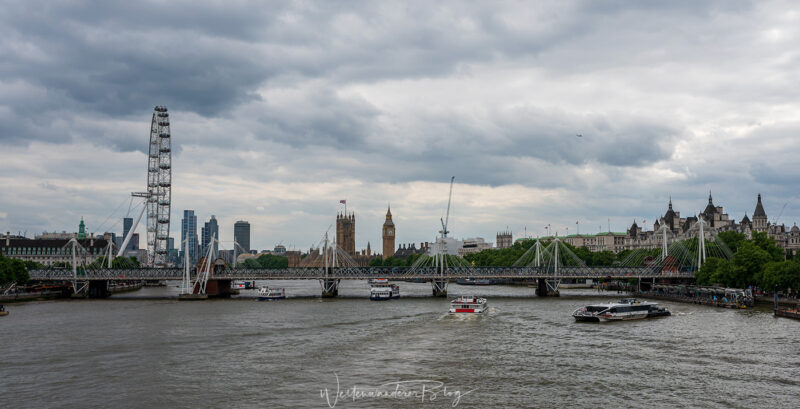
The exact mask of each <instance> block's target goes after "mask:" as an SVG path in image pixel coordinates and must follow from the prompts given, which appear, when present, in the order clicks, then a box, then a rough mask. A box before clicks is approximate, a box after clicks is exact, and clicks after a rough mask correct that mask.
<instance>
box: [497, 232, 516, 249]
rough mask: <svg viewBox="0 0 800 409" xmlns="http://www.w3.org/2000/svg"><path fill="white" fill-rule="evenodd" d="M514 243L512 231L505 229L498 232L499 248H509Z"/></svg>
mask: <svg viewBox="0 0 800 409" xmlns="http://www.w3.org/2000/svg"><path fill="white" fill-rule="evenodd" d="M512 244H514V240H513V238H512V235H511V232H510V231H504V232H500V233H497V248H498V249H507V248H509V247H511V245H512Z"/></svg>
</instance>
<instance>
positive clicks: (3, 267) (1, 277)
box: [0, 255, 37, 284]
mask: <svg viewBox="0 0 800 409" xmlns="http://www.w3.org/2000/svg"><path fill="white" fill-rule="evenodd" d="M36 266H37V263H34V262H33V261H22V260H17V259H14V258H8V257H3V255H0V284H9V283H14V282H16V283H19V284H24V283H27V282H28V280H30V275H28V268H35V267H36Z"/></svg>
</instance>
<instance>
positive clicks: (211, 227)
mask: <svg viewBox="0 0 800 409" xmlns="http://www.w3.org/2000/svg"><path fill="white" fill-rule="evenodd" d="M213 238H216V239H217V240H219V224H218V223H217V218H216V217H215V216H214V215H211V219H210V220H209V221H207V222H205V224H203V242H202V252H203V254H204V255H205V254H206V252H207V251H208V245H209V243H211V242H212V239H213ZM213 247H214V254H218V253H219V243H218V242H216V241H215V242H214V246H213Z"/></svg>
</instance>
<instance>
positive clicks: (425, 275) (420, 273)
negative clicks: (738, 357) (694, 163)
mask: <svg viewBox="0 0 800 409" xmlns="http://www.w3.org/2000/svg"><path fill="white" fill-rule="evenodd" d="M29 273H30V277H31V280H34V281H68V280H75V279H76V277H75V276H74V273H73V271H72V270H70V269H38V270H30V271H29ZM183 275H184V273H183V270H182V269H180V268H130V269H124V268H122V269H120V268H117V269H104V268H98V269H91V270H87V271H85V272H82V274H81V272H78V276H79V277H77V279H79V280H87V281H91V280H114V281H135V280H181V279H183ZM373 278H387V279H390V280H425V281H433V280H442V279H444V280H455V279H460V278H473V279H519V280H524V279H547V280H562V279H589V278H591V279H602V278H605V279H628V278H694V273H691V272H678V273H673V272H669V271H662V270H661V269H660V268H652V267H559V269H558V272H557V273H556V272H554V271H553V269H552V268H547V267H447V268H445V271H444V273H443V274H442V271H441V270H440V268H439V267H416V268H413V269H412V268H409V267H336V268H333V269H331V271H328V272H327V274H326V271H325V268H322V267H317V268H307V267H295V268H282V269H248V268H237V269H235V270H231V269H221V270H217V271H214V272H213V273H211V275H210V277H209V279H210V280H214V279H217V280H369V279H373Z"/></svg>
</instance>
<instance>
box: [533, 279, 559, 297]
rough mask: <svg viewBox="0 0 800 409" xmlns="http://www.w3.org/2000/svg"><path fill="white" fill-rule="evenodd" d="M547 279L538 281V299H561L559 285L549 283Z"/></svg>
mask: <svg viewBox="0 0 800 409" xmlns="http://www.w3.org/2000/svg"><path fill="white" fill-rule="evenodd" d="M549 281H550V280H548V279H546V278H540V279H538V280H537V286H536V296H538V297H559V296H560V295H561V294H560V293H559V292H558V284H553V283H551V282H549Z"/></svg>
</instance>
